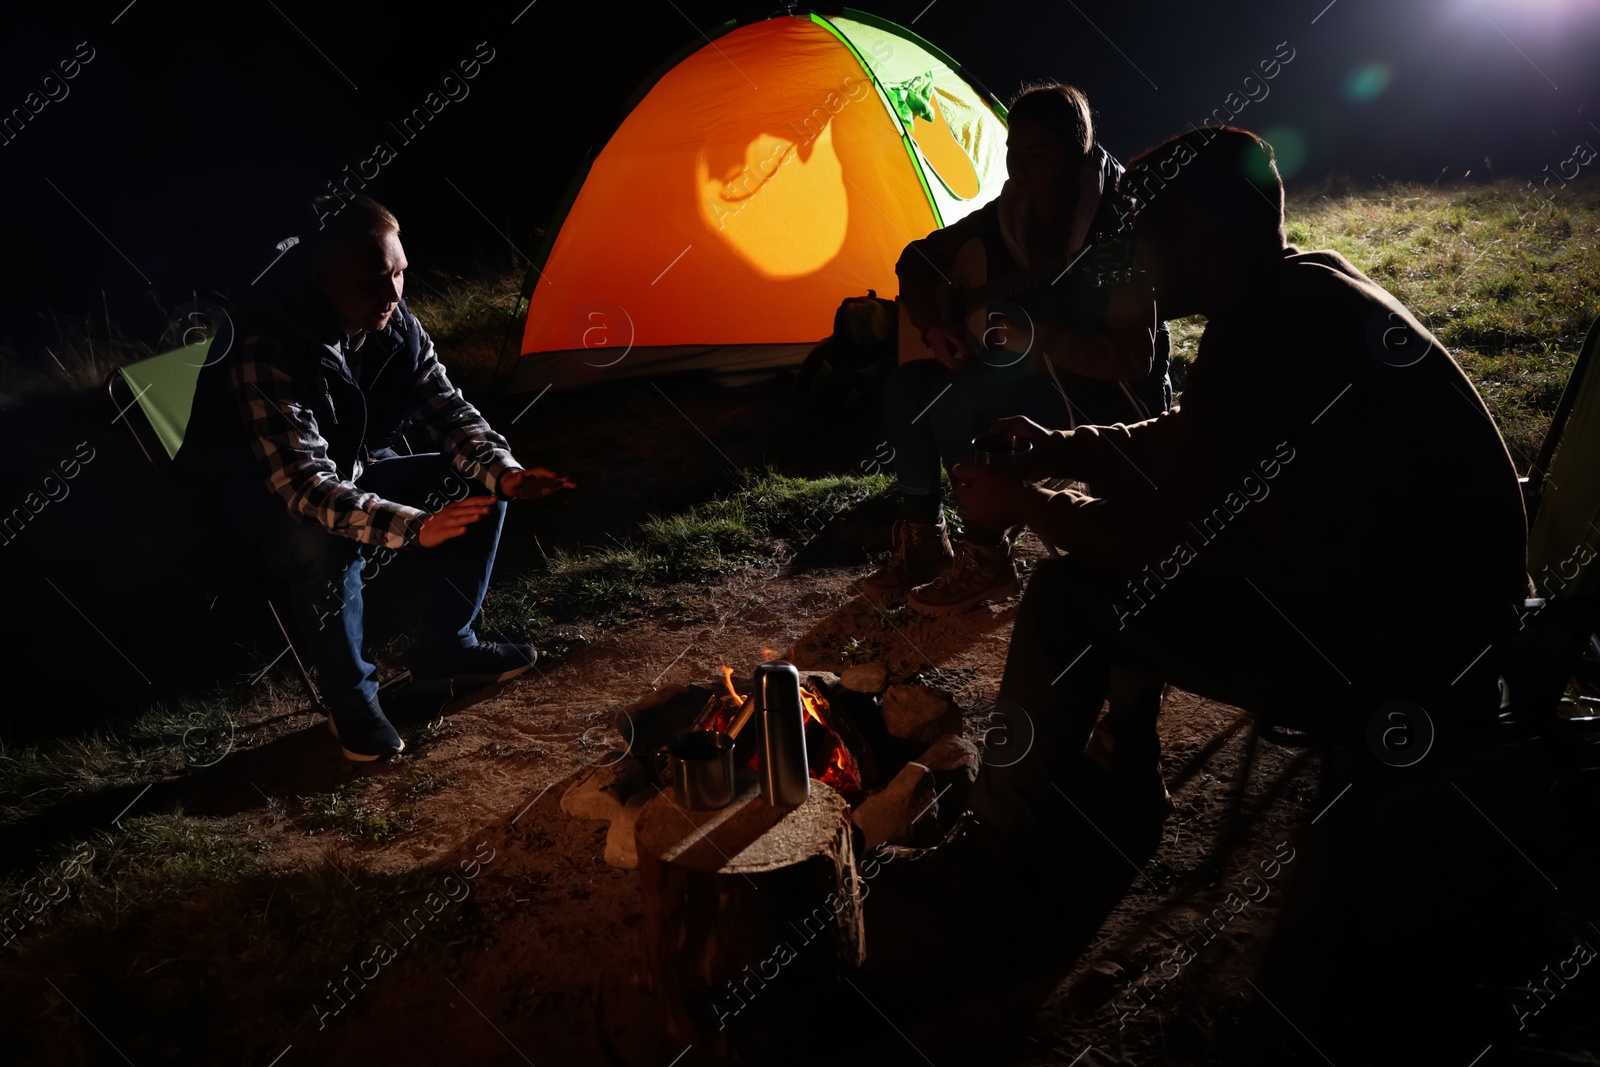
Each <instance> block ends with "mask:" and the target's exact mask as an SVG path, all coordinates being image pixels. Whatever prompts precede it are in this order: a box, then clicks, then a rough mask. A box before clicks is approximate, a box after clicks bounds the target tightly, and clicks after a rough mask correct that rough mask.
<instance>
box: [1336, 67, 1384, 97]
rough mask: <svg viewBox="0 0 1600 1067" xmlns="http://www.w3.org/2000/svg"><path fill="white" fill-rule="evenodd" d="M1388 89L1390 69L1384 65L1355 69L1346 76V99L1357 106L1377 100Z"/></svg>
mask: <svg viewBox="0 0 1600 1067" xmlns="http://www.w3.org/2000/svg"><path fill="white" fill-rule="evenodd" d="M1388 87H1389V68H1388V67H1387V66H1385V65H1384V64H1382V63H1368V64H1366V65H1364V66H1360V67H1355V68H1353V69H1352V70H1351V71H1350V73H1348V74H1346V75H1345V76H1344V98H1345V99H1346V100H1350V101H1353V102H1355V103H1357V104H1364V103H1366V102H1367V101H1369V100H1376V99H1377V98H1378V96H1379V95H1381V94H1382V92H1383V91H1384V90H1385V89H1387V88H1388Z"/></svg>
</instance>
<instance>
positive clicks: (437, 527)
mask: <svg viewBox="0 0 1600 1067" xmlns="http://www.w3.org/2000/svg"><path fill="white" fill-rule="evenodd" d="M496 503H497V501H496V500H495V498H494V497H492V496H481V495H480V496H468V497H463V498H461V499H460V500H457V501H456V502H455V503H453V504H446V505H445V506H444V507H442V508H440V509H439V510H438V511H435V512H434V513H433V514H432V515H429V516H428V517H427V518H426V519H424V520H422V529H420V530H418V531H417V543H418V544H419V545H421V546H422V547H423V548H438V547H439V546H440V545H442V544H444V543H445V542H446V541H448V540H450V539H451V538H453V537H460V536H461V535H462V534H464V533H466V532H467V527H468V526H471V525H472V524H473V523H475V522H477V521H478V520H479V519H481V518H483V517H484V516H485V515H487V514H488V513H489V509H490V508H492V507H494V506H495V504H496Z"/></svg>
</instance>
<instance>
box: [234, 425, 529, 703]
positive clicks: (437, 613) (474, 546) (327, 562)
mask: <svg viewBox="0 0 1600 1067" xmlns="http://www.w3.org/2000/svg"><path fill="white" fill-rule="evenodd" d="M356 484H357V485H358V486H360V487H361V488H362V489H365V490H367V491H368V492H372V493H376V494H377V495H379V496H381V497H383V498H384V499H386V500H393V501H395V502H396V503H399V504H408V505H410V506H412V507H419V508H420V507H424V506H426V505H425V504H424V501H425V500H427V498H428V497H430V496H434V497H438V498H443V499H445V500H447V501H449V500H460V499H462V498H463V497H465V496H468V495H469V494H471V493H472V492H474V491H478V492H481V491H482V490H481V487H480V486H478V485H477V484H476V483H473V482H469V481H467V479H466V478H464V477H463V476H462V475H461V474H460V473H458V472H457V471H456V470H455V469H454V468H453V467H451V465H450V461H449V459H448V458H447V457H445V456H444V455H441V454H440V453H437V452H434V453H427V454H423V455H415V456H396V457H394V458H391V459H382V460H379V461H377V462H375V463H373V464H371V465H370V466H368V467H367V469H366V470H365V471H364V472H363V473H362V475H361V477H360V478H359V479H358V480H357V482H356ZM433 503H434V504H435V505H437V504H438V500H437V499H435V500H434V501H433ZM505 512H506V505H505V501H499V502H497V503H496V504H495V505H494V507H492V508H490V509H489V512H488V514H486V515H485V516H484V517H483V518H481V519H479V520H478V521H477V522H475V523H473V524H472V525H471V526H468V527H467V531H466V533H464V534H462V535H461V536H459V537H455V538H451V539H450V540H448V541H445V542H444V543H443V544H440V545H438V546H437V547H435V548H430V549H426V550H425V551H426V553H427V557H428V578H427V590H426V594H425V600H424V603H423V610H422V623H421V625H420V626H419V627H418V630H417V637H416V641H415V643H414V644H413V646H412V647H413V650H414V651H416V652H420V653H422V654H424V655H434V654H437V653H441V652H448V651H450V650H453V649H459V648H468V647H470V646H471V645H473V644H474V643H475V642H476V640H477V638H476V636H475V635H474V634H473V632H472V623H473V620H475V619H476V618H477V617H478V609H479V608H480V607H481V606H482V604H483V596H484V593H485V592H486V591H487V590H488V588H489V572H490V570H491V569H492V568H493V567H494V555H495V549H496V548H497V547H498V546H499V543H500V527H501V524H502V523H503V522H504V521H505ZM262 550H263V553H264V555H265V556H266V561H267V565H268V566H269V567H271V568H272V569H273V570H274V571H275V572H276V573H277V574H278V575H279V576H280V577H282V578H283V579H284V580H285V581H286V582H287V583H288V584H289V589H290V598H291V600H292V601H293V605H294V617H295V623H296V628H297V633H298V634H299V636H300V639H301V641H302V642H303V647H302V651H303V652H304V653H305V656H306V658H307V659H308V660H309V661H310V662H311V665H312V666H313V667H315V668H316V671H317V681H318V685H319V687H320V688H321V690H322V696H323V699H324V701H326V703H327V704H328V706H329V707H348V706H351V705H352V704H355V703H357V702H362V701H368V702H370V701H372V700H375V699H376V698H377V693H378V682H377V671H376V669H375V668H374V667H373V665H372V663H371V662H370V661H369V660H368V659H367V658H366V654H365V652H364V651H363V649H362V643H363V641H362V639H363V634H364V631H365V619H364V617H363V615H364V605H363V601H362V584H363V583H362V572H363V570H364V569H365V567H366V565H367V564H368V563H369V562H371V563H372V564H373V565H374V566H375V567H382V566H383V565H384V564H385V563H387V562H388V561H389V560H390V559H392V558H393V556H394V552H393V550H390V549H385V548H374V547H372V546H370V545H363V544H360V543H359V542H357V541H353V540H351V539H350V538H348V537H340V536H339V535H337V534H333V533H329V532H328V531H327V530H325V529H323V528H322V527H320V526H312V525H309V524H307V523H304V522H300V521H299V520H297V519H293V518H291V517H289V515H288V514H286V513H284V512H278V513H277V514H275V515H274V516H273V517H272V518H271V519H270V520H268V522H267V524H266V527H265V528H264V529H263V531H262Z"/></svg>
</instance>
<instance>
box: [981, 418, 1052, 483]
mask: <svg viewBox="0 0 1600 1067" xmlns="http://www.w3.org/2000/svg"><path fill="white" fill-rule="evenodd" d="M989 432H990V433H998V434H1007V435H1009V436H1012V437H1020V438H1022V439H1023V440H1024V441H1032V442H1033V450H1032V451H1031V452H1029V453H1028V454H1027V455H1026V456H1024V457H1023V458H1022V469H1021V470H1020V471H1018V472H1017V473H1019V474H1021V475H1022V477H1023V478H1025V479H1030V480H1031V479H1036V478H1050V477H1059V476H1061V475H1063V474H1064V473H1065V472H1064V471H1061V470H1058V469H1057V468H1058V466H1059V460H1058V457H1057V455H1056V446H1058V445H1059V444H1060V442H1061V436H1060V434H1058V433H1056V432H1055V431H1054V430H1048V429H1046V428H1045V427H1043V426H1040V425H1039V424H1038V423H1037V422H1034V421H1033V420H1032V419H1030V418H1028V417H1027V416H1026V415H1011V416H1008V417H1006V418H1003V419H998V420H996V421H995V423H994V425H992V426H990V427H989Z"/></svg>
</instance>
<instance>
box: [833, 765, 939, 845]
mask: <svg viewBox="0 0 1600 1067" xmlns="http://www.w3.org/2000/svg"><path fill="white" fill-rule="evenodd" d="M934 794H935V790H934V783H933V775H932V774H931V773H930V772H929V771H928V769H927V768H926V767H923V766H921V765H920V764H916V763H908V764H906V765H905V767H904V768H903V769H902V770H901V771H900V773H899V774H897V775H895V776H894V779H893V780H892V781H890V783H889V784H888V785H886V786H884V788H883V790H882V791H881V792H879V793H874V794H873V795H872V796H870V797H868V798H867V799H866V800H864V801H862V802H861V803H860V804H859V805H858V806H857V807H856V810H855V811H854V813H852V814H851V816H850V820H851V821H852V822H854V823H855V824H856V826H858V827H860V829H861V832H862V833H863V834H864V835H865V836H866V841H865V843H864V846H863V847H864V848H868V849H871V848H876V847H878V846H879V845H882V844H890V845H931V844H933V843H934V842H936V841H938V840H939V838H940V837H942V836H943V830H941V828H940V826H939V820H938V819H937V818H936V817H935V812H936V808H937V802H936V801H935V799H934Z"/></svg>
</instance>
